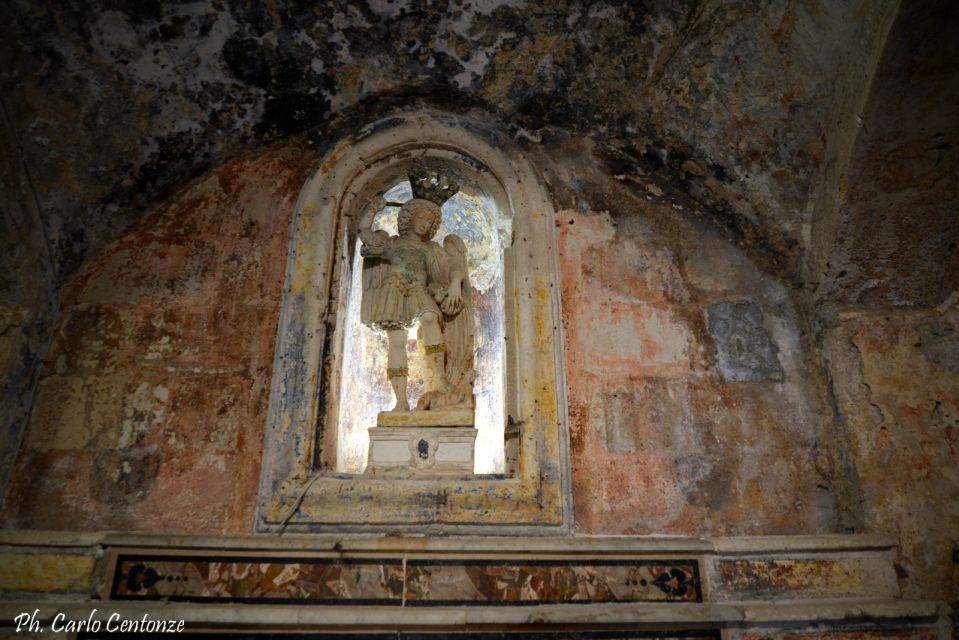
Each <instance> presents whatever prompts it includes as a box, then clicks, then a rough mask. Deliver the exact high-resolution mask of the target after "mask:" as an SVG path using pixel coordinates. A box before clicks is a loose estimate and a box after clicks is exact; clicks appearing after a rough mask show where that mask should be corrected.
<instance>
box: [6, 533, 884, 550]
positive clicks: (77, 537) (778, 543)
mask: <svg viewBox="0 0 959 640" xmlns="http://www.w3.org/2000/svg"><path fill="white" fill-rule="evenodd" d="M2 545H7V546H13V547H73V548H81V547H97V546H125V547H158V546H172V547H178V548H187V549H230V550H234V549H236V550H239V549H250V550H270V549H273V550H278V551H279V550H293V549H299V550H304V551H311V550H312V551H327V550H343V551H381V552H386V551H390V552H402V551H420V552H464V553H484V552H488V553H497V554H499V553H504V552H508V551H509V550H510V549H515V550H516V551H541V552H556V553H577V554H590V553H596V554H608V553H646V552H650V553H662V552H671V553H697V554H711V555H734V554H735V555H738V554H746V555H757V554H768V553H776V552H786V553H794V552H803V551H814V552H846V551H851V550H884V549H892V548H893V547H894V546H895V540H894V539H893V538H892V537H891V536H886V535H879V534H853V535H833V534H828V535H822V536H817V535H799V536H748V537H735V538H695V537H684V536H465V535H464V536H448V537H427V536H423V535H405V536H392V535H383V534H363V533H358V534H342V535H341V534H285V535H282V536H279V535H275V534H246V535H222V536H220V535H202V534H201V535H190V534H182V535H181V534H150V533H129V532H104V533H83V532H71V531H63V532H61V531H48V530H36V531H34V530H26V531H11V530H7V531H0V546H2ZM2 551H3V550H2V549H0V552H2ZM19 551H20V550H18V552H19ZM84 552H89V550H85V551H84Z"/></svg>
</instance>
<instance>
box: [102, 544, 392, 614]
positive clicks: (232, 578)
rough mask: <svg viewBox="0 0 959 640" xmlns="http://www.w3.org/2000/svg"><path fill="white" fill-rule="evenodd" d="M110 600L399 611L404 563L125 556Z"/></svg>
mask: <svg viewBox="0 0 959 640" xmlns="http://www.w3.org/2000/svg"><path fill="white" fill-rule="evenodd" d="M111 598H114V599H122V600H158V599H165V600H171V601H191V602H255V603H260V604H272V603H275V604H290V603H297V604H331V603H336V604H366V605H373V604H381V605H382V604H395V605H400V604H401V603H402V598H403V563H402V560H400V559H391V558H387V559H383V558H378V559H371V560H368V559H357V558H346V559H344V558H307V559H304V558H279V557H245V556H223V557H215V558H214V557H189V556H185V557H175V556H161V555H157V556H141V555H137V556H124V555H121V556H119V557H118V558H117V564H116V571H115V573H114V579H113V587H112V589H111Z"/></svg>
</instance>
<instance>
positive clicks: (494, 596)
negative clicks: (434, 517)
mask: <svg viewBox="0 0 959 640" xmlns="http://www.w3.org/2000/svg"><path fill="white" fill-rule="evenodd" d="M404 583H405V584H404ZM110 597H111V598H113V599H120V600H158V599H166V600H171V601H191V602H249V603H258V604H290V603H297V604H357V605H371V604H393V605H403V604H406V605H416V606H443V605H464V604H472V605H481V606H482V605H533V604H553V603H572V604H577V603H595V602H702V589H701V584H700V573H699V564H698V562H697V561H696V560H688V559H684V560H670V559H655V560H652V559H618V560H585V559H580V560H568V559H567V560H563V559H552V560H546V559H536V560H510V559H484V560H480V559H455V558H447V559H442V560H440V559H408V560H407V561H406V567H405V573H404V566H403V560H402V559H401V558H341V557H337V558H317V557H313V558H297V557H279V556H258V557H251V556H245V555H240V554H237V555H222V556H217V557H210V556H199V555H197V556H191V555H188V554H183V555H176V556H174V555H161V554H153V555H151V554H124V553H120V554H118V556H117V560H116V567H115V571H114V577H113V583H112V587H111V591H110Z"/></svg>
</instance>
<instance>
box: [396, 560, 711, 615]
mask: <svg viewBox="0 0 959 640" xmlns="http://www.w3.org/2000/svg"><path fill="white" fill-rule="evenodd" d="M406 571H407V583H406V602H407V604H409V605H458V604H476V605H523V604H531V605H532V604H549V603H589V602H675V601H679V602H701V601H702V589H701V586H700V579H699V567H698V564H697V563H696V561H695V560H674V561H670V560H588V561H584V560H580V561H575V560H572V561H571V560H528V561H504V560H409V561H407V566H406Z"/></svg>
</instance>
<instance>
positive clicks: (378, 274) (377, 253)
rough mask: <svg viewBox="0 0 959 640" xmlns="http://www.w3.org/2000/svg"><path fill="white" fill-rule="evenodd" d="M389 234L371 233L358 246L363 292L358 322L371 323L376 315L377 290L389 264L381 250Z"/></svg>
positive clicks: (383, 232)
mask: <svg viewBox="0 0 959 640" xmlns="http://www.w3.org/2000/svg"><path fill="white" fill-rule="evenodd" d="M389 239H390V236H389V234H388V233H386V232H385V231H376V232H374V233H373V236H372V238H370V240H371V241H370V242H368V243H366V242H364V243H363V244H362V245H361V246H360V255H362V256H363V267H362V269H363V294H362V296H361V298H360V322H362V323H363V324H366V325H370V324H372V323H373V318H374V317H376V316H375V314H374V312H373V309H374V305H375V304H376V299H377V290H378V289H379V288H380V284H381V283H382V282H383V279H384V278H386V276H387V275H388V274H389V269H390V265H389V262H387V261H386V260H385V259H384V258H383V257H381V256H382V255H383V251H384V249H385V248H386V244H387V242H389Z"/></svg>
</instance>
